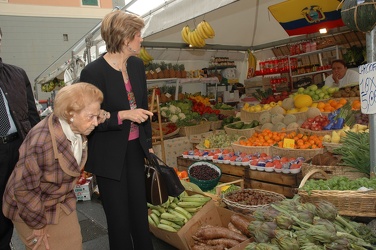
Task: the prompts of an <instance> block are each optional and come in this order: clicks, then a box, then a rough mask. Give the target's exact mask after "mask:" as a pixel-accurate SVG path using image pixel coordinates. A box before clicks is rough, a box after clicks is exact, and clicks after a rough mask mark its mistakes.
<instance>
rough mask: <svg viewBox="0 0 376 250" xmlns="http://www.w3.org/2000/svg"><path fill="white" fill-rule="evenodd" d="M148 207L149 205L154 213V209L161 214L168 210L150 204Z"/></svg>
mask: <svg viewBox="0 0 376 250" xmlns="http://www.w3.org/2000/svg"><path fill="white" fill-rule="evenodd" d="M147 205H148V208H150V209H152V211H153V209H155V210H158V211H159V212H160V213H164V212H166V209H164V208H163V207H161V206H154V205H153V204H150V203H148V204H147Z"/></svg>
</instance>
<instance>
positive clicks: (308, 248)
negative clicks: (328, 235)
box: [300, 243, 325, 250]
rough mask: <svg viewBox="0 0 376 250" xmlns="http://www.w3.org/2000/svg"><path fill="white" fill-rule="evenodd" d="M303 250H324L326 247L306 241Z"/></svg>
mask: <svg viewBox="0 0 376 250" xmlns="http://www.w3.org/2000/svg"><path fill="white" fill-rule="evenodd" d="M300 249H301V250H324V249H325V247H323V246H320V245H316V244H314V243H306V244H304V245H303V246H301V247H300Z"/></svg>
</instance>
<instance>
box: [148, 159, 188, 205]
mask: <svg viewBox="0 0 376 250" xmlns="http://www.w3.org/2000/svg"><path fill="white" fill-rule="evenodd" d="M145 174H146V181H145V184H146V198H147V201H148V202H149V203H151V204H153V205H159V204H162V203H164V202H166V201H167V199H168V196H172V197H177V196H179V195H180V194H181V193H182V192H183V191H184V190H185V188H184V186H183V185H182V184H181V182H180V179H179V177H178V175H177V174H176V172H175V170H174V169H173V168H171V167H169V166H167V164H166V163H164V162H163V161H162V160H161V159H159V157H158V156H156V155H155V154H152V153H151V154H149V157H148V160H147V162H146V164H145Z"/></svg>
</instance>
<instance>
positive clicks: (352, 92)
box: [332, 85, 360, 98]
mask: <svg viewBox="0 0 376 250" xmlns="http://www.w3.org/2000/svg"><path fill="white" fill-rule="evenodd" d="M332 97H334V98H341V97H345V98H346V97H360V91H359V85H355V86H348V87H343V88H340V89H338V90H337V91H335V92H334V93H333V94H332Z"/></svg>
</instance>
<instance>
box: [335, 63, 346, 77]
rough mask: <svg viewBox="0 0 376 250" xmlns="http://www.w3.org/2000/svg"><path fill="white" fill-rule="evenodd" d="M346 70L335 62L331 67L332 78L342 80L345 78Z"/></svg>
mask: <svg viewBox="0 0 376 250" xmlns="http://www.w3.org/2000/svg"><path fill="white" fill-rule="evenodd" d="M346 70H347V68H346V67H345V66H344V65H343V64H342V63H338V62H335V63H333V65H332V72H333V76H336V78H338V79H342V78H343V77H344V76H345V74H346Z"/></svg>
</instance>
